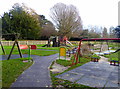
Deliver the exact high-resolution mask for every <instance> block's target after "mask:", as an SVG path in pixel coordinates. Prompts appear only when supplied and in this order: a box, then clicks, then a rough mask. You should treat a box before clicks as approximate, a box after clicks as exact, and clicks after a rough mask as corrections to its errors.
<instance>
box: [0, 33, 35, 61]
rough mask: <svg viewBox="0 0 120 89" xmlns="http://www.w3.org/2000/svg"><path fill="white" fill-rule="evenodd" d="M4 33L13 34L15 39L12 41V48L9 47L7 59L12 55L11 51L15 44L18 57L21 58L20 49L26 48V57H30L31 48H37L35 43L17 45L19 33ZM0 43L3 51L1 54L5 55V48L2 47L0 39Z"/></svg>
mask: <svg viewBox="0 0 120 89" xmlns="http://www.w3.org/2000/svg"><path fill="white" fill-rule="evenodd" d="M5 35H14V36H15V41H14V43H13V46H12V49H11V51H10V53H9V55H8V58H7V60H9V59H10V57H11V55H12V52H13V50H14V47H15V45H17V49H18V52H19V56H20V58H23V56H22V52H21V49H28V58H29V59H30V55H31V49H36V48H37V47H36V45H19V43H18V37H19V34H5ZM0 45H1V48H2V51H3V54H4V55H5V54H6V53H5V50H4V47H3V45H2V42H1V41H0Z"/></svg>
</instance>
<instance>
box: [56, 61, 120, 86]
mask: <svg viewBox="0 0 120 89" xmlns="http://www.w3.org/2000/svg"><path fill="white" fill-rule="evenodd" d="M119 74H120V66H119V67H118V66H112V65H110V64H109V62H107V61H106V59H105V60H101V61H100V62H89V63H86V64H84V65H82V66H80V67H77V68H75V69H73V70H71V71H68V72H65V73H63V74H61V75H58V76H56V77H57V78H61V79H65V80H69V81H72V82H76V83H78V84H82V85H86V86H90V87H120V85H119V84H118V82H120V77H119V76H118V75H119Z"/></svg>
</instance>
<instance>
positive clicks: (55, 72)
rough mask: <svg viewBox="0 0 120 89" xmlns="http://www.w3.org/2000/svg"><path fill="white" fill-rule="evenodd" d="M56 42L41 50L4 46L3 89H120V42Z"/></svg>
mask: <svg viewBox="0 0 120 89" xmlns="http://www.w3.org/2000/svg"><path fill="white" fill-rule="evenodd" d="M52 39H53V40H52ZM57 39H58V38H57V37H55V38H53V37H52V38H50V39H49V40H48V44H44V45H42V46H39V45H27V44H19V42H18V41H17V40H15V41H14V44H13V45H12V46H3V45H2V42H1V48H2V53H3V54H1V55H2V57H1V59H0V60H1V62H3V65H2V67H3V70H2V76H3V78H2V85H3V87H7V88H9V87H65V88H69V87H81V88H99V87H102V88H105V87H119V76H118V75H119V66H120V65H119V64H120V61H119V53H120V51H119V43H117V42H112V41H113V40H116V41H117V40H120V39H119V38H104V39H103V38H101V39H99V38H96V39H80V41H79V44H72V43H71V42H70V41H68V40H67V38H66V37H65V38H63V40H61V39H59V40H57ZM111 40H112V41H111ZM51 41H53V42H52V43H51ZM51 46H52V47H51ZM15 61H16V62H15ZM17 61H19V62H17ZM14 63H15V65H16V66H21V67H16V66H14ZM19 63H20V64H19ZM8 64H10V65H8ZM12 70H13V71H12ZM16 71H20V72H19V73H17V72H16ZM15 73H16V74H17V75H16V74H15ZM10 76H11V77H10ZM13 76H14V77H13ZM11 78H12V79H11Z"/></svg>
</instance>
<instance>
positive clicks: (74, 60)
mask: <svg viewBox="0 0 120 89" xmlns="http://www.w3.org/2000/svg"><path fill="white" fill-rule="evenodd" d="M108 40H114V41H115V40H120V38H94V39H81V40H80V42H79V46H78V49H77V52H76V54H75V55H74V59H73V61H72V65H75V64H78V63H80V57H81V56H82V54H81V44H82V41H95V42H96V41H106V42H107V45H108ZM101 47H102V44H101ZM108 50H109V45H108ZM100 52H101V49H100V51H99V53H100ZM96 62H98V60H96ZM111 63H112V62H111Z"/></svg>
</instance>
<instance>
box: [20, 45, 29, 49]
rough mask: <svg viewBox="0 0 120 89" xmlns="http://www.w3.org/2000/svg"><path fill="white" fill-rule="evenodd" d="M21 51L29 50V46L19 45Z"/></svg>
mask: <svg viewBox="0 0 120 89" xmlns="http://www.w3.org/2000/svg"><path fill="white" fill-rule="evenodd" d="M19 47H20V49H28V46H27V45H19Z"/></svg>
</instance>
